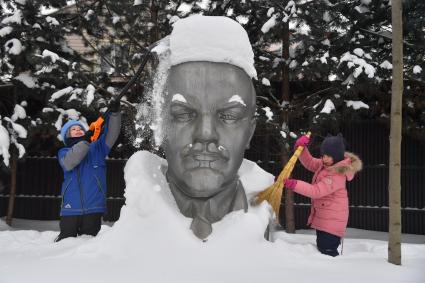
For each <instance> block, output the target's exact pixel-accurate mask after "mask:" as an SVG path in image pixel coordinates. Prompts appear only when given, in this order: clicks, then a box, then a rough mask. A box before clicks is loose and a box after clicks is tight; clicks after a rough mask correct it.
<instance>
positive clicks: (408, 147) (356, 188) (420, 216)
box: [0, 123, 425, 234]
mask: <svg viewBox="0 0 425 283" xmlns="http://www.w3.org/2000/svg"><path fill="white" fill-rule="evenodd" d="M343 134H344V136H345V137H346V139H347V140H348V141H349V142H350V145H349V150H350V151H353V152H355V153H357V154H359V156H360V157H361V158H362V159H363V161H364V163H365V167H364V170H363V171H362V172H361V173H359V174H358V175H357V177H356V178H355V179H354V180H353V181H352V182H350V183H349V184H348V192H349V198H350V218H349V227H353V228H361V229H367V230H376V231H387V230H388V146H389V134H388V129H387V128H385V127H383V126H382V125H380V124H376V123H362V124H356V125H351V126H350V127H346V128H345V129H344V130H343ZM278 139H279V137H277V136H271V135H268V134H256V136H255V137H254V140H253V141H252V143H251V149H250V150H248V151H247V153H246V158H248V159H250V160H253V161H255V162H257V164H258V165H260V166H261V167H262V168H264V169H265V170H267V171H268V172H270V173H272V174H274V175H277V174H278V173H279V172H280V170H281V168H282V164H281V161H280V158H281V157H280V153H279V152H280V151H279V148H278V143H279V141H278ZM318 145H319V141H315V142H313V144H312V145H311V146H310V148H311V150H312V152H313V155H314V154H315V152H316V153H317V148H318ZM402 157H403V162H402V172H401V173H402V180H401V185H402V225H403V226H402V228H403V232H404V233H413V234H425V188H424V187H425V161H424V160H425V147H424V146H423V145H422V144H420V143H418V142H416V141H414V140H412V139H409V138H407V137H406V138H404V139H403V143H402ZM125 162H126V160H125V159H108V160H107V186H108V195H107V197H108V200H107V206H108V212H107V214H106V215H105V217H104V219H105V220H107V221H115V220H117V219H118V218H119V213H120V209H121V207H122V205H123V204H124V202H125V199H124V196H123V195H124V187H125V183H124V176H123V168H124V165H125ZM293 177H294V178H298V179H302V180H306V181H309V180H310V179H311V173H310V172H308V171H306V170H305V169H304V168H302V167H301V166H299V165H297V166H296V168H295V170H294V172H293ZM0 181H2V182H3V183H7V180H5V178H2V179H1V180H0ZM61 182H62V171H61V169H60V167H59V165H58V162H57V159H56V158H55V157H27V158H26V159H25V160H23V161H20V162H19V163H18V182H17V197H16V203H15V211H14V217H17V218H26V219H38V220H53V219H58V216H59V206H60V196H59V195H60V185H61ZM5 187H6V189H5V190H4V191H3V192H1V191H0V216H4V215H5V214H6V209H7V200H8V188H7V187H8V186H7V184H6V186H5ZM295 203H296V205H295V216H296V228H297V229H300V228H306V226H305V224H306V220H307V217H308V214H309V210H310V206H309V203H310V200H309V199H308V198H305V197H302V196H299V195H296V196H295ZM281 212H282V213H284V209H281ZM280 219H281V222H282V224H283V225H284V215H283V214H282V215H280Z"/></svg>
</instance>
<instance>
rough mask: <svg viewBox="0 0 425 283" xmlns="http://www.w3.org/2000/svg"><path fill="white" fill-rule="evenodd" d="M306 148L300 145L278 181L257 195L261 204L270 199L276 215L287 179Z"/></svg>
mask: <svg viewBox="0 0 425 283" xmlns="http://www.w3.org/2000/svg"><path fill="white" fill-rule="evenodd" d="M310 135H311V132H308V133H307V135H306V136H308V137H310ZM303 150H304V146H299V147H298V148H297V149H296V150H295V152H294V154H293V155H292V157H291V159H289V161H288V163H286V165H285V167H284V168H283V170H282V172H280V174H279V177H278V178H277V180H276V182H275V183H274V184H273V185H271V186H270V187H268V188H267V189H265V190H264V191H262V192H260V193H258V194H257V196H256V197H255V203H257V204H260V203H261V202H263V201H264V200H266V201H268V202H269V203H270V205H271V206H272V208H273V211H274V212H275V214H276V216H278V215H279V210H280V204H281V202H282V192H283V186H284V183H285V180H286V179H288V178H289V176H291V173H292V170H293V169H294V167H295V163H296V162H297V160H298V157H299V156H300V155H301V152H302V151H303Z"/></svg>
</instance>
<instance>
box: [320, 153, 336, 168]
mask: <svg viewBox="0 0 425 283" xmlns="http://www.w3.org/2000/svg"><path fill="white" fill-rule="evenodd" d="M322 161H323V164H325V166H331V165H332V164H334V159H333V158H332V157H331V156H329V155H326V154H323V155H322Z"/></svg>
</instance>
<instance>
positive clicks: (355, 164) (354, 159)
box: [327, 151, 363, 181]
mask: <svg viewBox="0 0 425 283" xmlns="http://www.w3.org/2000/svg"><path fill="white" fill-rule="evenodd" d="M344 157H345V158H344V160H342V161H340V162H338V163H336V164H334V165H332V166H330V167H328V168H327V169H328V170H331V171H335V172H337V173H339V174H345V175H346V176H347V180H348V181H351V180H352V179H353V177H354V174H356V173H357V172H359V171H360V170H362V168H363V162H362V160H361V159H360V157H358V156H357V155H355V154H354V153H352V152H348V151H346V152H345V154H344Z"/></svg>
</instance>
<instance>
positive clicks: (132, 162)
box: [124, 151, 170, 215]
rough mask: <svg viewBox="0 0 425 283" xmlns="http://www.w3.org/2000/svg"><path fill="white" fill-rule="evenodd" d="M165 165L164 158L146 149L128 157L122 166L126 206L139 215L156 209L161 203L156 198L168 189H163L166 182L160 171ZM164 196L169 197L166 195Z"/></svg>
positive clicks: (166, 185) (166, 186)
mask: <svg viewBox="0 0 425 283" xmlns="http://www.w3.org/2000/svg"><path fill="white" fill-rule="evenodd" d="M166 165H167V162H166V160H165V159H162V158H160V157H158V156H156V155H155V154H153V153H150V152H148V151H138V152H136V153H134V154H133V155H132V156H131V157H130V158H129V159H128V161H127V163H126V165H125V168H124V179H125V183H126V188H125V193H124V196H125V199H126V203H125V204H126V205H125V206H126V208H131V209H134V210H136V211H137V213H138V214H139V215H147V214H150V213H152V212H154V211H156V210H157V206H158V205H160V203H162V202H161V201H159V200H158V198H159V197H161V196H162V195H164V194H167V192H168V191H169V190H167V189H165V188H168V184H167V181H166V179H165V176H164V174H162V172H161V168H162V167H163V166H166ZM165 197H166V198H167V199H170V198H169V196H168V195H165Z"/></svg>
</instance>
